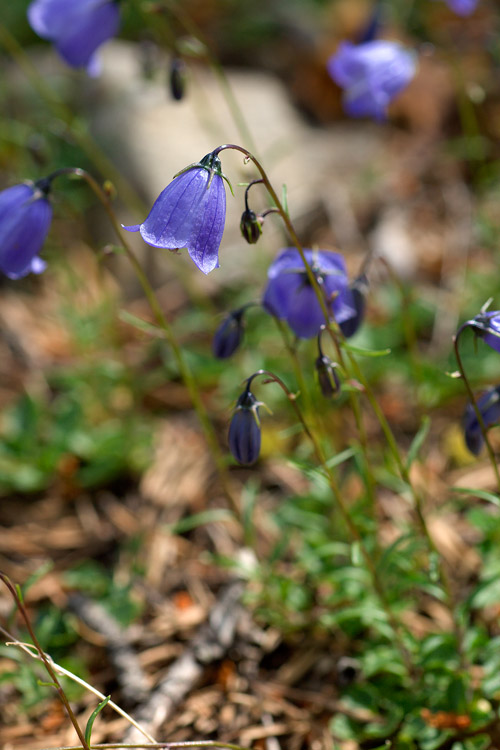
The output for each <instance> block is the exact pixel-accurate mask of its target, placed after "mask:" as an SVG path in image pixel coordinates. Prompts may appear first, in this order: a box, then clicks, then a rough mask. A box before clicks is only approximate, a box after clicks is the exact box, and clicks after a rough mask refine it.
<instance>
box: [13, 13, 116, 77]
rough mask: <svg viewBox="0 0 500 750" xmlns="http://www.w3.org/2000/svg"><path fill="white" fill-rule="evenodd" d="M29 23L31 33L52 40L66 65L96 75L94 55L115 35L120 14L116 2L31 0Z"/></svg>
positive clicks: (96, 61) (96, 66) (96, 68)
mask: <svg viewBox="0 0 500 750" xmlns="http://www.w3.org/2000/svg"><path fill="white" fill-rule="evenodd" d="M28 20H29V22H30V25H31V27H32V29H33V31H35V32H36V33H37V34H38V35H39V36H41V37H42V38H43V39H48V40H49V41H51V42H52V43H53V44H54V46H55V48H56V49H57V51H58V52H59V54H60V55H61V57H62V58H63V60H65V62H67V63H68V65H71V67H73V68H86V69H87V72H88V73H89V74H90V75H97V74H98V73H99V63H98V59H97V56H96V54H95V52H96V50H97V48H98V47H100V46H101V44H103V43H104V42H106V41H108V39H111V37H113V36H115V34H116V33H117V31H118V28H119V25H120V11H119V7H118V2H116V0H34V2H32V3H31V5H30V6H29V8H28Z"/></svg>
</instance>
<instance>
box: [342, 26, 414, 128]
mask: <svg viewBox="0 0 500 750" xmlns="http://www.w3.org/2000/svg"><path fill="white" fill-rule="evenodd" d="M327 69H328V72H329V74H330V76H331V77H332V78H333V80H334V81H335V83H337V84H338V85H339V86H341V87H342V88H343V89H344V98H343V104H344V110H345V112H346V113H347V114H348V115H350V116H351V117H374V118H375V119H376V120H384V119H385V118H386V115H387V107H388V106H389V104H390V103H391V101H392V100H393V99H394V97H395V96H397V94H399V92H400V91H402V90H403V89H404V88H405V87H406V86H407V85H408V84H409V83H410V81H411V79H412V78H413V76H414V75H415V71H416V69H417V63H416V56H415V54H414V53H413V52H411V51H409V50H407V49H405V48H404V47H403V46H402V45H401V44H398V42H392V41H387V40H382V39H377V40H374V41H371V42H364V43H362V44H352V42H342V43H341V44H340V46H339V48H338V50H337V52H335V54H334V55H332V56H331V57H330V59H329V60H328V63H327Z"/></svg>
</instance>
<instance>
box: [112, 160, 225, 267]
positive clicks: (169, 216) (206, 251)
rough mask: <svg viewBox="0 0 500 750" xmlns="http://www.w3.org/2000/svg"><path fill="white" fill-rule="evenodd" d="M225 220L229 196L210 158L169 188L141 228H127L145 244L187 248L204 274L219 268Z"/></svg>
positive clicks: (218, 166)
mask: <svg viewBox="0 0 500 750" xmlns="http://www.w3.org/2000/svg"><path fill="white" fill-rule="evenodd" d="M225 220H226V192H225V189H224V182H223V175H222V171H221V163H220V159H219V157H218V156H214V154H208V155H207V156H205V157H204V158H203V159H202V160H201V161H200V162H199V163H198V164H193V165H191V166H190V167H187V168H186V169H184V170H183V171H182V172H180V173H179V174H178V175H177V176H176V177H174V179H173V180H172V182H171V183H170V184H169V185H167V187H166V188H165V190H163V191H162V192H161V193H160V195H159V196H158V198H157V199H156V201H155V203H154V206H153V208H152V209H151V211H150V212H149V215H148V217H147V218H146V219H145V221H143V223H142V224H135V225H133V226H128V227H124V229H126V230H127V231H129V232H140V233H141V236H142V239H143V240H144V242H147V243H148V245H152V246H153V247H159V248H165V249H167V250H179V249H181V248H184V247H185V248H187V250H188V253H189V255H190V257H191V259H192V260H193V261H194V263H195V264H196V265H197V266H198V268H199V269H200V271H203V273H209V272H210V271H212V270H213V269H214V268H218V266H219V255H218V253H219V245H220V243H221V240H222V234H223V232H224V223H225Z"/></svg>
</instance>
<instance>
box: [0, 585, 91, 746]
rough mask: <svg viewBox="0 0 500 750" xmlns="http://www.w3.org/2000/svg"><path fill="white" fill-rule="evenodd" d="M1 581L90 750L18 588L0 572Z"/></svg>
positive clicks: (76, 730)
mask: <svg viewBox="0 0 500 750" xmlns="http://www.w3.org/2000/svg"><path fill="white" fill-rule="evenodd" d="M0 580H2V581H3V582H4V584H5V585H6V587H7V588H8V590H9V591H10V593H11V595H12V597H13V599H14V601H15V602H16V606H17V609H18V611H19V613H20V615H21V617H22V618H23V620H24V624H25V625H26V628H27V630H28V633H29V634H30V637H31V640H32V641H33V645H34V647H35V648H36V650H37V651H38V654H39V655H40V659H41V661H42V662H43V666H44V667H45V669H46V670H47V672H48V674H49V675H50V679H51V680H52V682H53V683H54V686H55V688H56V690H57V693H58V695H59V698H60V699H61V701H62V704H63V706H64V708H65V709H66V713H67V714H68V716H69V719H70V721H71V723H72V724H73V727H74V729H75V732H76V734H77V735H78V739H79V740H80V742H81V745H82V747H83V750H90V748H89V745H88V744H87V741H86V740H85V735H84V733H83V732H82V730H81V727H80V725H79V724H78V721H77V719H76V716H75V714H74V713H73V709H72V708H71V706H70V703H69V701H68V699H67V697H66V694H65V692H64V690H63V688H62V685H61V683H60V682H59V680H58V677H57V674H56V672H55V670H54V668H53V667H52V664H51V663H50V661H49V659H47V656H46V654H45V652H44V650H43V649H42V647H41V645H40V642H39V640H38V638H37V637H36V634H35V631H34V630H33V628H32V626H31V622H30V618H29V617H28V613H27V612H26V608H25V606H24V604H23V602H22V600H21V597H20V596H19V594H18V592H17V590H16V587H15V586H14V584H13V583H12V581H11V580H10V578H9V577H8V576H7V575H5V573H2V572H0Z"/></svg>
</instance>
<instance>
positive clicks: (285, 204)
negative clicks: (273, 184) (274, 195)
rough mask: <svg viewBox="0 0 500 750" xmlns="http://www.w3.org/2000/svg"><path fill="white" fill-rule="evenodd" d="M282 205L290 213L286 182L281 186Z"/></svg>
mask: <svg viewBox="0 0 500 750" xmlns="http://www.w3.org/2000/svg"><path fill="white" fill-rule="evenodd" d="M281 205H282V206H283V208H284V211H285V213H286V214H288V190H287V187H286V185H285V183H283V185H282V186H281Z"/></svg>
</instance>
